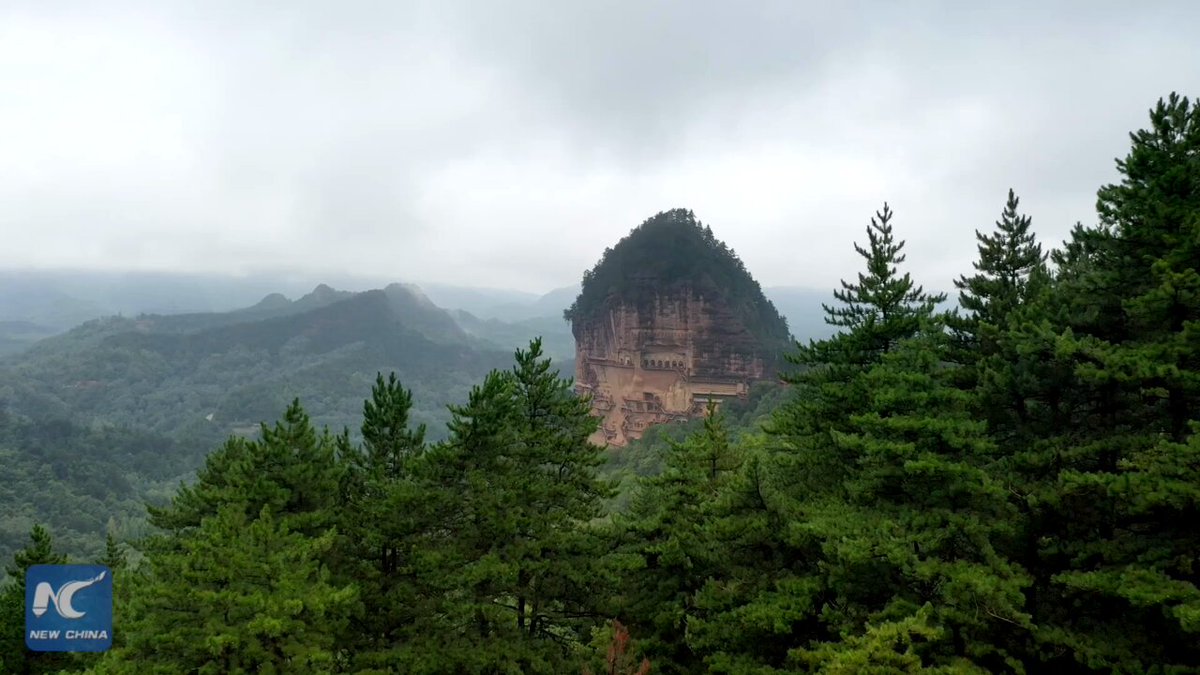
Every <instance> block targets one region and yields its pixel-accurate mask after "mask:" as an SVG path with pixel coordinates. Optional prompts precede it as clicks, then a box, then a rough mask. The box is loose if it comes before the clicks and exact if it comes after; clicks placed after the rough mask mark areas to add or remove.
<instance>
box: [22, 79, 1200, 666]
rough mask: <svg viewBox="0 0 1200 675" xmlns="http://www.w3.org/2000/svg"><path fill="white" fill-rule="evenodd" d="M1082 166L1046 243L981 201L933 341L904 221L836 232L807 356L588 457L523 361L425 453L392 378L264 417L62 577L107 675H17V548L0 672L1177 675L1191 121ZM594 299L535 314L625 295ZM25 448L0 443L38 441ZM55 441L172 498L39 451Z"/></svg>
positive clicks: (606, 279) (555, 372)
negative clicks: (1104, 165) (324, 421)
mask: <svg viewBox="0 0 1200 675" xmlns="http://www.w3.org/2000/svg"><path fill="white" fill-rule="evenodd" d="M1117 169H1118V171H1119V180H1117V181H1116V182H1114V183H1112V184H1108V185H1104V186H1102V187H1100V188H1099V190H1098V192H1097V200H1096V218H1095V222H1094V223H1093V224H1089V225H1084V224H1082V223H1080V224H1077V225H1076V226H1075V227H1074V229H1073V230H1072V231H1071V233H1070V237H1069V239H1068V240H1067V241H1065V242H1063V243H1062V244H1061V245H1060V246H1057V247H1054V246H1049V245H1047V244H1046V243H1045V242H1041V241H1039V240H1038V239H1037V237H1036V236H1035V234H1034V229H1033V227H1034V223H1033V219H1032V218H1031V216H1030V215H1028V214H1026V213H1025V212H1024V211H1023V209H1022V205H1021V202H1020V199H1019V196H1018V194H1017V193H1016V192H1014V191H1013V190H1008V191H1007V193H1004V192H1002V191H998V193H997V203H996V205H995V206H996V209H995V211H996V213H997V220H996V222H995V223H994V224H988V223H979V224H975V225H973V227H976V229H977V243H978V255H977V257H976V259H975V261H974V264H973V266H972V269H971V270H969V271H968V270H964V271H963V274H962V275H961V276H959V277H958V278H957V279H956V280H955V281H954V287H955V290H956V291H957V296H958V297H957V308H956V309H955V310H953V311H945V310H944V309H941V307H942V303H943V302H944V301H946V300H947V299H948V298H947V297H946V296H945V295H942V294H939V293H934V292H930V291H927V290H925V286H924V285H923V284H922V283H921V281H922V280H918V279H915V278H913V276H912V274H911V272H910V271H908V265H909V261H908V260H906V254H905V242H904V222H905V217H906V216H905V213H904V212H903V211H901V212H899V213H895V212H893V211H892V209H891V206H890V205H889V204H888V203H886V202H885V203H883V204H882V205H881V206H880V208H879V209H878V211H877V212H876V213H874V214H873V215H871V214H863V215H864V218H863V220H864V221H865V224H866V230H865V238H860V239H859V240H858V241H857V242H856V243H855V244H854V248H855V250H856V251H857V253H858V254H859V256H860V257H861V266H860V268H859V269H856V270H847V271H846V275H845V279H844V280H843V281H842V283H841V286H840V287H839V288H838V289H837V290H836V291H834V292H833V293H832V295H831V296H830V297H829V298H828V299H827V302H826V304H825V306H824V310H825V314H826V321H827V322H828V323H829V325H830V326H831V327H833V328H834V329H835V330H836V331H837V332H836V333H834V334H833V335H832V337H829V338H827V339H821V340H809V341H806V342H804V343H799V342H797V343H795V344H793V345H792V346H791V348H790V349H789V350H788V352H787V353H786V354H785V356H784V361H785V366H784V368H783V371H784V375H782V383H780V385H778V386H776V387H769V388H767V389H765V390H759V391H757V392H756V393H755V395H754V396H753V397H752V400H751V401H749V402H746V403H745V404H744V405H743V406H742V407H741V408H738V407H736V406H730V407H726V408H720V409H716V408H710V414H709V415H708V416H707V417H706V418H705V419H703V420H698V421H695V422H693V423H690V424H688V425H685V426H681V427H678V428H671V429H666V428H664V429H661V430H655V432H654V433H651V434H648V435H647V438H645V439H643V443H640V444H636V445H634V446H630V447H629V448H625V449H622V450H621V451H620V452H619V453H610V452H609V451H608V450H606V449H605V448H602V447H598V446H595V445H593V444H591V443H590V442H589V441H588V438H589V436H590V435H591V434H592V433H593V432H594V431H595V430H596V428H597V424H598V422H597V420H596V418H594V417H592V416H591V415H590V414H589V403H588V401H587V400H584V399H581V398H579V397H577V396H576V395H575V393H574V389H573V384H572V382H571V381H570V380H569V379H568V378H566V377H563V376H562V375H561V374H560V373H561V372H565V371H564V370H562V369H560V367H559V366H558V365H557V364H555V363H553V362H552V361H551V359H550V358H549V357H548V356H547V355H546V354H545V353H544V349H543V346H542V344H541V341H540V339H534V340H532V341H531V342H530V343H529V344H528V347H525V348H521V349H518V350H516V352H515V354H513V356H512V359H511V361H510V362H509V363H508V364H507V365H506V366H504V367H502V368H496V369H493V370H491V371H490V372H489V373H487V374H486V375H484V376H482V377H481V378H479V379H478V380H477V381H475V382H474V383H473V385H472V386H471V387H470V389H469V393H468V394H467V395H466V396H465V400H464V401H463V402H462V403H460V404H458V405H454V406H451V407H450V409H449V411H448V418H449V420H448V422H445V423H444V429H443V428H439V429H436V430H434V429H430V428H429V427H428V425H427V424H425V423H424V422H421V421H419V420H417V419H415V417H416V416H414V414H413V413H414V410H415V409H416V408H414V406H417V405H419V404H418V403H415V402H414V394H413V392H412V389H411V385H407V384H406V383H405V382H402V381H401V380H400V379H399V378H398V377H396V376H395V375H387V374H380V375H379V376H378V377H377V378H376V379H375V381H374V383H373V385H372V386H370V387H369V391H363V392H362V396H363V397H365V398H366V400H365V401H364V403H363V405H362V415H361V425H360V426H359V428H356V429H354V430H353V431H351V430H349V429H346V428H344V427H343V428H335V429H328V428H326V427H325V426H324V425H319V424H317V423H315V422H314V420H313V419H312V418H311V417H310V415H309V412H307V411H306V408H305V406H304V401H302V400H299V399H296V400H292V401H291V403H290V404H287V405H286V406H281V408H283V409H282V410H280V411H279V413H276V414H281V416H280V417H279V419H278V420H277V421H276V422H275V423H273V424H270V425H264V426H263V427H262V429H261V432H260V433H259V434H258V435H257V436H256V437H247V436H242V435H233V436H230V437H229V438H228V439H227V440H225V441H224V442H223V444H220V445H219V447H215V448H213V449H212V450H211V452H210V453H209V454H208V455H207V458H206V460H205V463H204V465H203V467H202V468H201V469H200V470H199V471H198V473H197V474H196V476H195V479H194V480H192V481H189V482H186V483H183V484H179V485H178V486H177V487H173V488H172V489H170V490H169V493H168V494H166V495H165V496H164V499H163V500H161V501H156V502H155V503H154V504H152V505H151V506H149V507H148V510H147V515H146V525H145V527H144V528H143V530H144V531H139V532H137V533H132V534H130V533H126V534H128V535H129V536H118V535H114V534H113V533H112V532H110V535H109V537H108V541H107V542H106V545H105V546H103V547H98V548H96V550H95V551H94V555H93V556H92V557H91V558H89V559H87V560H79V559H77V558H78V556H75V557H73V558H72V560H73V561H75V562H99V563H102V564H105V565H108V566H109V567H110V568H111V569H113V570H114V579H115V594H116V599H115V603H116V625H115V630H114V647H113V649H112V650H111V651H109V652H107V653H104V654H99V655H95V654H89V655H82V654H42V653H32V652H28V651H26V650H25V648H24V645H23V635H22V631H23V621H24V598H25V589H24V575H25V571H26V570H27V569H28V568H29V567H30V566H31V565H34V564H40V563H53V562H62V561H65V560H67V559H68V556H66V555H65V554H64V553H63V550H64V548H63V544H64V542H63V541H61V540H60V539H59V538H57V537H56V534H55V532H54V531H53V530H52V529H49V528H47V527H44V526H43V525H41V524H31V525H30V526H29V528H28V531H27V532H24V533H23V535H22V537H23V542H22V543H21V547H20V548H19V549H18V550H16V551H15V552H14V553H13V554H12V556H11V558H10V559H8V560H6V561H4V564H5V567H6V573H7V577H8V581H7V582H6V585H4V586H2V587H0V673H11V674H19V675H27V674H35V673H36V674H40V673H58V672H67V673H90V674H95V675H117V674H137V675H152V674H160V673H161V674H167V673H172V674H173V673H213V674H215V673H364V674H366V673H373V674H383V673H414V674H417V673H428V674H434V673H454V674H460V673H461V674H483V673H512V674H516V673H593V674H598V673H608V674H610V675H617V674H621V675H624V674H632V673H663V674H691V673H726V674H738V675H768V674H775V673H829V674H850V673H878V674H885V673H929V674H934V673H939V674H952V673H953V674H968V673H1063V674H1067V675H1071V674H1083V673H1161V674H1166V673H1197V672H1200V525H1198V524H1200V433H1198V432H1200V99H1197V100H1190V99H1188V98H1186V97H1182V96H1179V95H1176V94H1171V95H1170V96H1168V97H1166V98H1164V99H1162V100H1160V101H1158V102H1157V104H1156V105H1155V106H1154V107H1153V108H1152V109H1151V110H1150V114H1149V121H1148V124H1147V125H1146V127H1145V128H1144V129H1141V130H1138V131H1136V132H1134V133H1132V134H1130V147H1129V150H1128V154H1127V155H1126V156H1125V157H1124V158H1121V159H1119V160H1118V161H1117ZM1003 187H1004V186H1000V189H1001V190H1002V189H1003ZM689 218H690V215H689ZM688 226H691V225H688ZM662 232H667V231H666V230H663V231H662ZM664 236H665V235H664ZM849 244H850V242H847V245H849ZM730 255H731V254H730ZM684 258H686V256H684ZM669 263H670V265H678V266H683V267H687V266H688V265H701V264H702V263H703V261H694V260H693V261H689V260H687V259H683V258H681V259H680V260H672V261H669ZM663 264H667V263H663ZM596 269H597V270H599V272H593V273H589V275H588V276H586V277H585V279H584V293H583V294H582V295H581V296H580V301H578V302H577V304H576V305H575V306H574V307H573V308H572V309H571V310H569V312H568V313H569V314H570V313H571V312H579V311H586V310H587V307H588V305H589V303H593V302H600V301H601V300H602V297H603V295H604V293H608V292H611V290H612V289H619V288H621V284H622V283H624V280H626V279H627V278H629V277H627V276H623V275H615V276H611V277H610V275H609V271H608V270H610V269H616V268H615V267H612V266H609V265H598V266H597V268H596ZM688 269H691V268H688ZM685 273H686V270H685ZM712 281H713V283H715V284H718V285H719V284H721V283H722V282H721V280H720V279H714V280H712ZM924 281H925V282H926V283H929V280H924ZM593 288H595V289H601V290H603V293H600V292H597V293H592V292H591V291H589V289H593ZM760 295H761V293H760ZM170 344H171V345H172V348H177V349H184V348H185V347H187V346H188V343H177V342H171V343H170ZM177 344H178V345H181V346H178V347H177V346H176V345H177ZM422 344H424V343H422ZM430 349H432V347H430ZM33 433H34V432H33V431H31V430H30V429H28V428H26V427H24V426H22V425H21V423H19V422H18V421H14V420H9V421H5V420H4V419H3V418H0V434H3V436H0V438H3V439H4V440H6V441H7V442H10V443H12V444H15V445H18V444H19V445H22V447H25V446H28V447H36V448H45V447H47V446H48V445H52V444H53V443H54V442H56V441H55V438H58V437H50V436H46V435H45V432H40V431H39V432H37V433H38V434H42V435H38V436H31V434H33ZM86 434H93V435H96V436H97V438H95V439H93V440H94V441H95V442H96V443H102V444H104V446H105V447H111V448H124V452H126V453H127V454H128V455H129V456H130V458H131V461H133V462H134V463H135V464H136V465H139V466H143V467H144V470H145V471H146V472H147V477H146V478H145V480H159V479H161V477H162V476H166V475H171V472H172V471H175V470H176V467H173V466H164V465H162V462H161V461H156V460H154V458H152V457H146V458H145V460H144V461H143V460H142V459H138V458H139V457H142V456H143V455H146V454H147V453H146V452H145V448H143V447H142V446H141V445H139V440H138V438H136V437H124V436H121V435H120V434H119V433H118V432H116V431H111V430H110V431H103V430H100V431H97V430H88V429H64V430H62V431H61V434H60V437H61V438H62V439H65V440H64V441H63V442H66V443H85V442H90V441H87V440H86V439H85V440H80V437H81V435H86ZM44 452H46V453H50V451H49V450H45V451H44ZM48 456H49V455H48ZM47 466H48V467H51V468H48V469H47V470H48V471H53V470H54V469H53V468H52V467H54V466H56V465H55V464H53V463H49V464H47ZM8 469H9V464H8V461H7V460H5V462H4V464H3V465H0V475H2V474H3V472H4V471H6V470H8ZM32 470H33V469H32V468H31V469H30V471H32ZM66 470H67V469H66V468H63V469H59V471H66ZM119 479H120V478H119V477H114V478H112V479H111V480H119ZM94 480H97V481H107V480H110V479H109V478H105V477H103V476H95V477H94ZM7 489H10V486H9V485H6V484H0V491H3V490H7ZM18 489H20V488H18ZM25 489H32V488H25ZM103 508H106V506H105V504H103V503H102V502H98V503H97V505H96V509H103ZM93 526H94V527H100V525H98V524H95V525H86V524H85V525H81V526H80V527H93ZM118 534H119V533H118ZM135 534H136V536H134V535H135Z"/></svg>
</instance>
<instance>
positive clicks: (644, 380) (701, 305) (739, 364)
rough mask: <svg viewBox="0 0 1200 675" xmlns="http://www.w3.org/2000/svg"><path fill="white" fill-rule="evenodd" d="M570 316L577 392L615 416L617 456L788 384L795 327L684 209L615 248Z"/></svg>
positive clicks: (609, 418) (611, 428)
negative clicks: (715, 408) (711, 409)
mask: <svg viewBox="0 0 1200 675" xmlns="http://www.w3.org/2000/svg"><path fill="white" fill-rule="evenodd" d="M564 316H565V317H566V318H567V319H569V320H570V321H571V331H572V333H573V334H574V336H575V345H576V352H575V381H576V388H577V389H578V390H579V391H580V392H581V393H586V394H589V395H590V396H591V401H592V410H593V412H595V413H596V414H597V415H601V416H603V417H604V422H603V424H602V426H601V429H600V430H599V431H598V432H597V434H596V436H595V437H594V438H593V440H594V441H595V442H597V443H608V444H609V445H616V446H623V445H626V444H628V443H629V441H631V440H636V439H638V438H640V437H641V436H642V434H643V433H645V431H646V429H648V428H650V427H651V426H652V425H656V424H665V423H668V422H681V421H686V420H688V419H695V418H698V417H702V416H704V415H705V414H706V411H707V406H708V405H709V404H711V403H712V402H716V401H726V400H730V399H744V398H746V397H747V396H748V395H749V391H750V387H751V385H753V384H754V383H756V382H761V381H766V382H772V381H774V380H775V379H776V375H777V373H778V371H779V367H780V365H781V360H782V359H781V357H782V355H783V353H784V352H785V351H786V350H788V349H790V348H791V339H790V336H789V334H788V327H787V322H786V321H784V319H783V317H781V316H780V315H779V313H778V312H777V311H776V309H775V306H774V305H773V304H772V303H771V301H770V300H768V299H767V298H766V296H765V295H763V292H762V288H761V287H760V286H759V285H758V282H757V281H755V280H754V278H753V277H752V276H751V275H750V272H749V271H748V270H747V269H746V267H745V265H744V264H743V263H742V261H741V260H740V259H739V258H738V257H737V255H736V254H734V252H733V251H732V250H730V249H729V248H728V247H727V246H726V245H725V243H724V242H722V241H720V240H718V239H717V238H716V237H715V236H714V235H713V231H712V229H711V228H709V227H705V226H704V225H703V224H702V223H700V222H699V221H698V220H696V217H695V214H693V213H692V212H691V211H687V210H684V209H673V210H671V211H664V212H662V213H659V214H657V215H655V216H654V217H652V218H649V219H647V220H646V221H645V222H643V223H642V224H641V225H639V226H638V227H636V228H634V230H633V231H632V232H630V233H629V235H627V236H626V237H624V238H623V239H621V240H620V241H619V242H617V243H616V245H615V246H613V247H612V248H610V249H607V250H606V251H605V252H604V255H603V256H602V257H601V259H600V261H599V262H597V263H596V266H595V267H593V268H592V269H590V270H588V271H586V272H584V274H583V284H582V286H581V290H580V292H579V295H578V296H577V297H576V299H575V302H573V303H572V304H571V306H570V307H569V308H567V310H566V311H565V312H564Z"/></svg>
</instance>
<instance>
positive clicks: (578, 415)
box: [402, 340, 611, 672]
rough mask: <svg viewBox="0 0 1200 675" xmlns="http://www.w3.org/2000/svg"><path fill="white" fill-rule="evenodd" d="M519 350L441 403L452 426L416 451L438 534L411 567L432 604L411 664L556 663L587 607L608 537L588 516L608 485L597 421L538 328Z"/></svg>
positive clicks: (471, 667)
mask: <svg viewBox="0 0 1200 675" xmlns="http://www.w3.org/2000/svg"><path fill="white" fill-rule="evenodd" d="M516 362H517V363H516V366H515V367H514V368H513V369H512V370H511V371H495V372H493V373H491V374H490V375H489V376H488V377H487V378H485V379H484V381H483V383H482V384H481V385H479V386H477V387H475V388H474V389H473V390H472V392H471V395H470V396H469V397H468V400H467V403H466V404H465V405H463V406H453V407H452V408H451V411H452V414H453V420H452V421H451V423H450V439H449V440H448V441H447V442H446V443H445V444H442V445H439V446H436V447H434V448H432V449H431V450H430V451H429V452H428V453H427V454H426V460H427V461H426V462H424V463H423V465H422V469H421V470H422V472H424V474H423V475H425V476H428V480H430V481H432V482H433V484H434V485H435V486H436V487H435V493H434V498H435V508H436V509H437V513H438V514H439V515H438V520H437V527H436V530H437V532H438V533H439V534H438V536H437V537H435V538H433V539H431V540H430V541H429V544H428V546H426V547H424V548H423V549H422V550H421V551H420V556H421V557H420V559H419V560H418V561H417V564H418V566H419V572H418V573H419V574H421V575H422V576H423V578H425V579H426V580H427V581H428V583H430V585H431V587H430V593H431V595H432V597H433V598H434V601H435V602H436V603H437V604H438V608H437V610H436V611H433V612H431V616H433V617H434V618H433V619H431V621H432V623H429V624H425V625H423V626H421V627H420V629H421V630H420V633H421V635H417V636H415V638H414V640H412V641H410V643H409V645H408V654H407V655H406V656H404V658H405V659H406V660H405V661H403V662H402V668H403V669H404V670H406V671H408V672H416V671H421V672H428V671H429V670H430V669H436V670H438V671H439V672H444V671H445V670H447V669H455V668H457V669H465V670H468V671H472V672H477V671H480V670H486V671H502V672H509V671H511V672H558V671H561V670H562V669H563V668H565V667H568V664H570V663H571V662H572V661H571V651H572V650H571V645H577V644H580V643H581V642H583V640H584V636H585V635H586V633H587V630H588V628H590V627H591V626H592V625H594V624H595V622H596V620H597V618H598V615H597V612H596V610H595V603H597V602H598V599H599V596H600V593H601V589H602V588H606V587H607V584H606V581H607V580H606V578H605V577H606V574H605V571H604V568H603V566H602V562H603V559H604V557H605V551H604V548H603V542H602V540H601V539H600V537H599V536H598V533H597V532H596V531H595V530H594V528H593V527H592V526H591V525H590V523H591V522H592V521H593V520H594V519H596V518H597V517H599V516H600V515H601V513H602V511H601V500H602V499H604V498H606V497H608V496H610V495H611V485H609V484H608V483H607V482H604V481H601V480H599V479H598V478H597V477H596V467H597V466H598V465H599V464H600V462H601V461H602V459H601V452H602V450H601V448H599V447H597V446H595V445H592V444H591V443H590V442H589V441H588V437H589V436H590V435H591V434H592V433H593V432H594V431H595V430H596V428H597V425H598V421H597V420H596V418H594V417H592V416H591V415H590V412H589V405H588V402H587V401H586V400H584V399H581V398H578V397H576V396H575V394H574V392H573V391H572V387H571V382H570V381H569V380H564V379H560V378H559V377H558V374H557V372H556V371H554V370H551V365H550V360H549V359H544V358H543V357H542V353H541V342H540V340H534V341H533V342H532V343H531V344H530V347H529V349H528V350H518V351H517V353H516ZM448 645H450V646H448ZM431 653H432V654H436V655H437V656H436V660H434V661H431V659H432V658H433V657H432V656H431Z"/></svg>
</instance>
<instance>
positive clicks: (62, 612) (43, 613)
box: [25, 565, 113, 652]
mask: <svg viewBox="0 0 1200 675" xmlns="http://www.w3.org/2000/svg"><path fill="white" fill-rule="evenodd" d="M112 615H113V587H112V572H111V571H109V569H108V568H107V567H105V566H103V565H33V566H32V567H30V568H29V571H28V572H26V574H25V646H27V647H29V649H31V650H33V651H35V652H102V651H106V650H108V648H110V647H112V629H113V627H112Z"/></svg>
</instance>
